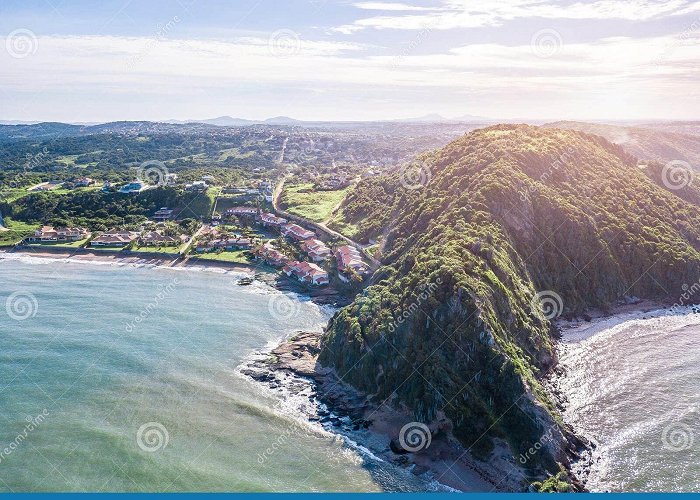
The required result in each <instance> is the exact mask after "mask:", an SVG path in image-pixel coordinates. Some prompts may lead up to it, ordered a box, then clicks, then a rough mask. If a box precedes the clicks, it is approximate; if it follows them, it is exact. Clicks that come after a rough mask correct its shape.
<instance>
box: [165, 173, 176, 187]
mask: <svg viewBox="0 0 700 500" xmlns="http://www.w3.org/2000/svg"><path fill="white" fill-rule="evenodd" d="M164 181H165V185H166V186H174V185H175V184H176V183H177V174H165V179H164Z"/></svg>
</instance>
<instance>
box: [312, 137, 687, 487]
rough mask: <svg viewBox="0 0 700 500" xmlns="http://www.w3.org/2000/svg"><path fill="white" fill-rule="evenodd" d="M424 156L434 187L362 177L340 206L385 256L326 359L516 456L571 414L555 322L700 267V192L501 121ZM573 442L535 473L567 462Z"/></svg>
mask: <svg viewBox="0 0 700 500" xmlns="http://www.w3.org/2000/svg"><path fill="white" fill-rule="evenodd" d="M423 160H424V164H422V167H421V168H422V170H423V174H424V175H423V176H422V180H423V184H425V185H424V186H423V185H418V186H417V185H415V183H413V184H411V183H407V182H406V178H405V172H395V173H394V174H392V175H387V176H381V177H377V178H372V179H365V180H363V181H362V182H361V183H360V184H359V185H358V186H357V188H356V189H355V191H354V192H353V193H352V194H351V195H350V196H349V197H348V199H347V200H346V201H345V203H344V205H343V207H342V208H341V209H342V211H343V214H344V215H345V217H346V219H347V222H350V223H353V224H355V225H357V226H358V228H359V233H360V236H361V237H362V238H365V239H369V238H379V239H380V240H381V244H382V245H383V252H382V262H383V264H384V266H383V267H382V268H380V269H379V270H378V271H377V273H376V274H375V276H374V278H373V284H372V285H371V286H370V287H368V288H367V289H366V290H365V291H364V292H363V293H362V294H361V295H360V296H358V297H357V298H356V300H355V301H354V302H353V303H352V304H351V305H349V306H348V307H345V308H344V309H342V310H340V311H339V312H338V313H337V314H336V315H335V316H334V318H333V319H332V320H331V323H330V325H329V329H328V332H327V335H326V337H325V339H324V345H323V350H322V353H321V357H320V360H321V362H322V363H323V364H324V365H330V366H333V367H335V368H336V370H337V372H338V374H339V375H340V376H342V377H343V380H346V381H349V382H350V383H352V384H354V385H355V386H357V387H359V388H360V389H362V390H364V391H366V392H367V393H369V394H372V395H373V396H374V397H375V398H376V399H377V400H379V401H381V400H384V399H387V398H388V399H389V400H391V401H393V402H394V403H395V404H397V405H403V406H405V407H408V408H410V409H411V410H412V411H413V413H414V416H415V418H416V419H418V420H420V421H423V422H431V421H433V420H435V419H436V418H438V417H439V416H441V415H443V414H444V415H446V416H447V417H448V418H449V419H450V420H451V422H452V425H453V432H454V435H455V436H456V437H457V438H458V439H459V440H460V441H461V442H462V443H463V444H464V445H465V446H466V447H467V448H468V449H469V450H470V451H471V452H472V453H474V454H476V455H477V456H481V457H486V456H488V454H489V453H490V451H491V450H492V448H493V444H494V442H495V441H494V440H497V439H501V440H504V441H505V442H507V443H508V444H509V446H510V448H511V451H512V453H513V455H514V456H518V455H519V454H520V453H525V452H526V450H527V449H528V448H530V447H531V446H532V445H533V444H534V443H536V442H538V440H540V439H541V437H542V436H543V434H544V433H545V432H546V431H547V430H548V429H549V428H551V426H552V425H555V426H557V425H558V424H557V423H556V422H558V419H559V417H558V415H557V412H556V410H555V409H554V406H553V404H552V402H551V401H549V399H548V396H547V395H546V394H545V393H544V391H543V390H542V387H541V384H540V381H539V380H540V377H541V376H542V375H543V374H544V373H545V372H546V371H547V370H548V369H549V368H550V367H551V366H552V365H553V364H554V363H555V361H556V360H555V353H554V350H553V341H554V332H553V329H552V323H551V321H552V320H554V319H555V318H556V317H558V316H559V315H561V316H564V317H566V316H572V315H576V314H581V313H583V312H584V311H586V309H588V308H591V307H597V308H602V309H606V308H609V307H610V306H612V305H614V304H616V303H617V302H619V301H624V300H630V299H631V298H633V297H644V298H674V297H678V296H679V295H680V294H681V293H682V292H683V286H684V284H690V283H695V282H696V281H697V280H698V279H699V278H700V275H699V270H700V253H699V250H700V208H698V205H697V204H696V203H693V201H694V200H696V199H697V198H694V197H695V196H696V193H695V191H693V190H692V189H690V188H689V187H685V188H682V189H679V190H676V186H672V187H671V188H669V187H668V186H666V183H663V182H661V179H658V178H657V179H656V180H654V179H652V177H654V175H656V174H660V170H659V168H660V167H659V166H651V167H648V168H645V169H642V168H639V166H638V161H637V159H636V158H634V157H632V156H630V155H628V154H627V153H625V151H624V150H623V148H622V147H620V146H617V145H613V144H611V143H609V142H608V141H606V140H605V139H603V138H600V137H597V136H593V135H587V134H584V133H581V132H577V131H573V130H560V129H552V128H538V127H531V126H515V125H499V126H495V127H490V128H486V129H482V130H478V131H475V132H472V133H470V134H468V135H466V136H464V137H462V138H460V139H458V140H456V141H454V142H452V143H450V144H449V145H447V146H446V147H445V148H443V149H441V150H439V151H437V152H435V153H433V154H431V155H429V156H426V157H425V158H423ZM679 193H685V195H684V198H685V199H683V198H681V197H680V196H678V194H679ZM538 293H539V294H540V295H538ZM565 434H566V432H564V435H565ZM560 437H561V439H558V440H556V439H555V440H553V441H551V442H548V443H547V445H546V446H545V449H546V450H547V451H545V452H543V453H541V454H538V459H537V460H532V461H529V462H528V464H527V467H529V468H531V469H532V470H533V474H535V475H536V472H537V471H539V472H542V471H543V470H545V469H546V470H549V471H552V472H554V471H556V466H555V462H556V461H559V462H566V456H565V454H564V453H563V447H565V446H566V439H564V437H563V436H560Z"/></svg>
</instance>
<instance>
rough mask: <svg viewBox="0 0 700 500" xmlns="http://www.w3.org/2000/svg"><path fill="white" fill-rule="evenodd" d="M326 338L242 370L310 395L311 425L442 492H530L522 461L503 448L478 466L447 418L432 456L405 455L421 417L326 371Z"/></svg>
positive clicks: (266, 355) (292, 341) (300, 336)
mask: <svg viewBox="0 0 700 500" xmlns="http://www.w3.org/2000/svg"><path fill="white" fill-rule="evenodd" d="M322 335H323V333H322V332H316V333H311V332H297V333H296V334H295V335H293V336H292V337H290V338H289V339H286V340H284V341H282V342H281V343H280V344H279V345H278V346H276V347H274V348H273V349H271V350H270V351H268V352H259V353H257V356H255V359H252V360H250V361H248V362H245V363H243V364H242V365H240V366H239V367H238V368H237V371H239V372H240V373H241V374H242V375H244V376H246V377H249V378H251V379H252V380H254V381H255V382H258V383H260V384H262V385H265V386H267V387H268V388H270V389H271V390H280V389H286V390H287V391H288V392H289V393H290V394H291V395H292V396H296V395H298V394H299V393H302V392H303V393H304V395H306V400H305V401H304V403H305V404H303V405H301V406H300V408H298V409H297V411H298V413H299V414H300V416H302V417H303V418H304V419H306V420H307V421H308V422H312V423H318V424H320V425H321V426H322V427H323V428H324V429H325V430H326V431H328V432H331V433H333V434H335V435H338V436H340V437H341V438H342V439H343V440H344V441H345V442H346V444H348V445H349V446H351V447H352V448H355V449H358V450H360V451H362V452H363V453H364V454H367V455H369V456H370V457H373V458H375V459H378V460H381V461H384V462H387V463H390V464H393V465H394V466H396V467H397V468H399V469H401V470H404V471H406V472H408V473H411V474H413V475H415V476H418V477H419V478H421V479H423V480H424V481H426V484H429V485H431V486H432V487H433V488H435V489H437V490H438V491H464V492H488V491H502V492H512V491H525V489H526V485H525V479H526V478H525V476H524V475H523V474H522V470H521V469H520V468H519V467H518V466H517V464H516V460H515V459H514V458H509V457H507V456H506V455H507V454H505V453H500V451H504V450H505V449H506V448H505V445H504V444H500V445H497V448H498V449H497V450H496V452H495V453H494V454H493V456H492V458H491V459H490V460H489V461H487V462H480V461H478V460H476V459H473V458H472V457H471V456H470V455H469V453H468V450H465V449H464V447H463V446H462V445H461V444H459V443H458V442H457V441H456V440H455V439H454V438H452V437H451V435H450V432H449V431H450V425H449V421H447V420H446V419H444V418H443V419H440V420H439V421H438V422H437V423H436V424H432V425H431V428H430V431H431V434H432V436H431V440H430V442H429V445H428V446H427V447H426V448H425V449H421V450H418V451H416V452H415V453H410V452H408V451H407V450H404V449H402V447H401V444H400V440H399V439H398V436H399V433H400V431H401V429H402V428H403V427H404V426H405V425H406V424H407V423H411V422H413V421H414V420H415V418H414V417H413V416H411V414H410V413H409V412H408V411H403V410H401V409H398V408H396V407H394V406H393V405H391V404H390V403H389V402H387V401H384V402H383V403H381V404H375V403H374V402H372V401H370V399H369V397H368V396H367V395H365V394H363V393H360V392H358V391H357V390H355V389H354V388H353V387H351V386H349V385H347V384H345V383H343V382H342V381H340V380H339V378H338V376H337V374H336V373H335V371H334V370H332V369H330V368H326V367H321V366H320V365H319V364H318V363H317V361H316V359H317V356H318V354H319V352H320V341H321V337H322ZM309 389H310V391H309ZM309 392H310V395H308V394H309ZM309 403H311V404H309ZM501 447H502V448H503V450H501V449H500V448H501Z"/></svg>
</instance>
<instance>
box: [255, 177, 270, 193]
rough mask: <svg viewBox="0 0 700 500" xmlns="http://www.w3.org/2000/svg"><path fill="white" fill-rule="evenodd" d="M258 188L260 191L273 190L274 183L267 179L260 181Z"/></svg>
mask: <svg viewBox="0 0 700 500" xmlns="http://www.w3.org/2000/svg"><path fill="white" fill-rule="evenodd" d="M258 189H259V190H260V191H270V190H272V183H271V182H270V181H269V180H267V179H266V180H264V181H260V183H258Z"/></svg>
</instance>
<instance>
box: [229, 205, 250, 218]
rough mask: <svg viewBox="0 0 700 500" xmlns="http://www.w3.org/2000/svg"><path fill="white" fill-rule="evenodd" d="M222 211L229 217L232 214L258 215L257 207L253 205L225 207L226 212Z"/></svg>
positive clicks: (239, 215)
mask: <svg viewBox="0 0 700 500" xmlns="http://www.w3.org/2000/svg"><path fill="white" fill-rule="evenodd" d="M224 213H225V214H226V215H228V216H229V217H230V216H232V215H235V216H238V217H241V216H243V217H255V216H256V215H258V209H257V208H255V207H232V208H228V209H226V212H224Z"/></svg>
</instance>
